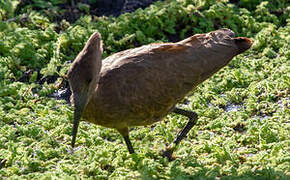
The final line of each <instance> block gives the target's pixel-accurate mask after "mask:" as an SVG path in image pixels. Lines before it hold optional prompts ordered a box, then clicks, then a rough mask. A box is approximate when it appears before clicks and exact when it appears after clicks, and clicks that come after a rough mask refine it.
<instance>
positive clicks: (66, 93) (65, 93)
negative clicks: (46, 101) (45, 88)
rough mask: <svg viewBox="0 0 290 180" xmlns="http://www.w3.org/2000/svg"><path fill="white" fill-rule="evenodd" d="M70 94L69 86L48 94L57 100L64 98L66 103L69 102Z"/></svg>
mask: <svg viewBox="0 0 290 180" xmlns="http://www.w3.org/2000/svg"><path fill="white" fill-rule="evenodd" d="M70 96H71V90H70V88H65V89H59V90H58V91H56V92H54V93H52V94H51V95H50V97H53V98H55V99H57V100H65V101H66V102H67V103H68V104H70Z"/></svg>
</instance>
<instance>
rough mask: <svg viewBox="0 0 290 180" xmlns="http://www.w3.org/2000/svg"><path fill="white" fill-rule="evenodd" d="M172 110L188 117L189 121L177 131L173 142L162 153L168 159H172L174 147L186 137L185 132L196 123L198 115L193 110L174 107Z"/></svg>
mask: <svg viewBox="0 0 290 180" xmlns="http://www.w3.org/2000/svg"><path fill="white" fill-rule="evenodd" d="M172 112H174V113H176V114H180V115H183V116H186V117H188V119H189V121H188V122H187V124H186V126H185V127H184V128H183V129H182V131H180V132H179V134H178V136H177V137H176V139H175V140H174V142H173V143H174V145H173V146H171V147H168V148H167V149H166V150H165V152H164V153H163V155H164V156H165V157H167V158H168V159H169V160H173V158H172V153H173V151H174V149H175V148H176V146H177V145H178V144H179V143H180V141H181V140H182V139H183V138H185V137H186V135H187V133H188V132H189V131H190V130H191V128H192V127H193V126H194V125H195V124H196V123H197V117H198V116H197V114H196V113H195V112H193V111H188V110H183V109H180V108H174V109H173V111H172Z"/></svg>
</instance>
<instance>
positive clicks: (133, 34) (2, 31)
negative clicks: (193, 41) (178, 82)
mask: <svg viewBox="0 0 290 180" xmlns="http://www.w3.org/2000/svg"><path fill="white" fill-rule="evenodd" d="M31 2H32V3H31V4H30V5H26V6H24V7H21V8H19V1H17V0H10V1H0V135H1V136H0V178H11V179H32V178H33V179H50V178H51V179H55V178H62V179H70V178H91V179H114V178H115V179H135V178H137V179H219V178H222V179H290V140H289V139H290V115H289V106H290V105H289V103H290V98H289V92H290V89H289V87H290V78H289V77H290V68H289V65H290V64H289V59H290V45H289V42H290V24H289V23H290V18H289V11H290V9H289V7H290V6H289V3H287V1H286V0H275V1H274V0H273V1H272V0H270V1H262V0H241V1H228V0H221V1H212V0H205V1H203V0H178V1H173V0H172V1H169V0H168V1H165V2H157V3H155V4H154V5H151V6H150V7H148V8H146V9H145V10H141V9H139V10H137V11H135V12H133V13H130V14H123V15H121V16H119V17H118V18H113V17H95V16H91V15H89V14H87V13H88V12H89V9H88V8H89V6H86V5H84V4H81V5H79V6H78V8H79V10H80V12H82V14H81V16H80V18H79V19H78V20H77V21H75V22H68V21H66V20H60V18H59V16H58V15H59V14H62V13H63V14H65V12H64V11H65V10H63V9H61V6H60V4H62V3H68V2H66V0H51V1H44V0H37V1H36V0H33V1H31ZM222 27H226V28H230V29H232V30H234V31H235V33H236V35H237V36H246V37H249V38H251V39H253V40H254V44H253V47H252V48H251V50H249V51H247V52H246V53H244V54H242V55H239V56H237V57H236V58H234V59H233V61H232V62H231V63H230V64H229V65H228V66H227V67H225V68H223V69H222V70H221V71H219V72H218V73H217V74H215V75H214V76H213V77H212V78H210V79H209V80H207V81H206V82H204V83H203V84H201V85H200V86H199V87H198V88H197V89H196V90H195V91H194V92H192V94H191V95H190V96H189V97H188V98H187V99H188V100H189V103H187V104H186V105H185V104H183V105H182V104H180V106H183V107H184V108H186V109H191V110H194V111H195V112H197V113H198V115H199V120H198V125H196V126H195V127H194V128H193V129H192V131H191V132H190V133H189V135H188V137H187V138H186V139H185V140H184V141H182V143H181V144H180V145H179V147H178V148H177V150H176V152H175V154H176V156H177V159H176V160H175V161H172V162H168V160H167V159H165V158H163V157H162V156H161V155H160V152H161V151H162V150H164V149H165V147H166V143H171V142H173V140H174V138H175V137H176V134H177V133H178V131H179V130H180V129H181V128H182V127H183V126H184V125H185V124H186V122H187V119H186V118H185V117H182V116H178V115H174V114H170V115H168V116H167V117H166V118H165V120H164V121H162V122H159V123H156V124H154V125H153V126H151V127H138V128H132V130H131V134H130V135H131V141H132V143H133V146H134V148H135V150H136V152H137V154H134V155H130V154H128V152H127V149H126V146H125V144H124V142H123V139H122V138H121V136H120V135H119V134H118V133H117V132H116V131H114V130H112V129H106V128H103V127H99V126H96V125H92V124H89V123H85V122H82V123H81V125H80V128H79V133H78V138H77V146H78V147H77V148H76V150H75V152H74V153H71V147H70V142H71V131H72V124H71V122H72V118H73V114H72V107H71V106H70V105H68V104H67V103H66V102H65V101H64V100H56V99H54V98H50V97H49V95H50V94H52V93H53V92H55V91H57V90H59V89H61V88H63V87H64V84H65V83H63V81H64V80H63V79H64V78H63V77H64V75H65V74H66V72H67V70H68V68H69V66H70V62H71V61H72V60H73V59H74V57H75V56H76V55H77V54H78V52H79V51H80V50H81V48H82V47H83V45H84V43H85V42H86V40H87V39H88V37H89V36H90V35H91V34H92V33H93V32H95V31H99V32H100V33H101V34H102V38H103V40H104V57H106V56H108V55H110V54H112V53H114V52H118V51H120V50H124V49H128V48H133V47H136V46H140V45H142V44H148V43H151V42H157V41H172V40H178V39H182V38H185V37H187V36H189V35H192V34H195V33H204V32H208V31H211V30H215V29H218V28H222Z"/></svg>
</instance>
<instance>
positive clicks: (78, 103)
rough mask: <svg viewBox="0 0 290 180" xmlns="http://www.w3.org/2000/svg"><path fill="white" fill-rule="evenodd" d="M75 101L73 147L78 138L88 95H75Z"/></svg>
mask: <svg viewBox="0 0 290 180" xmlns="http://www.w3.org/2000/svg"><path fill="white" fill-rule="evenodd" d="M73 95H74V96H73V99H74V106H75V109H74V122H73V131H72V143H71V145H72V147H74V146H75V141H76V136H77V132H78V127H79V123H80V119H81V117H82V113H83V110H84V108H85V106H86V104H87V95H86V94H85V95H83V96H79V94H77V93H74V94H73Z"/></svg>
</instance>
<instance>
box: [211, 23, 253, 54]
mask: <svg viewBox="0 0 290 180" xmlns="http://www.w3.org/2000/svg"><path fill="white" fill-rule="evenodd" d="M207 35H208V36H211V37H212V39H213V43H215V45H219V46H221V47H225V48H226V47H229V48H230V49H232V48H234V49H235V52H236V54H235V55H238V54H241V53H243V52H244V51H246V50H247V49H249V48H250V47H251V46H252V44H253V41H252V40H251V39H249V38H246V37H235V33H234V32H233V31H232V30H230V29H226V28H223V29H220V30H217V31H213V32H210V33H208V34H207Z"/></svg>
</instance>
